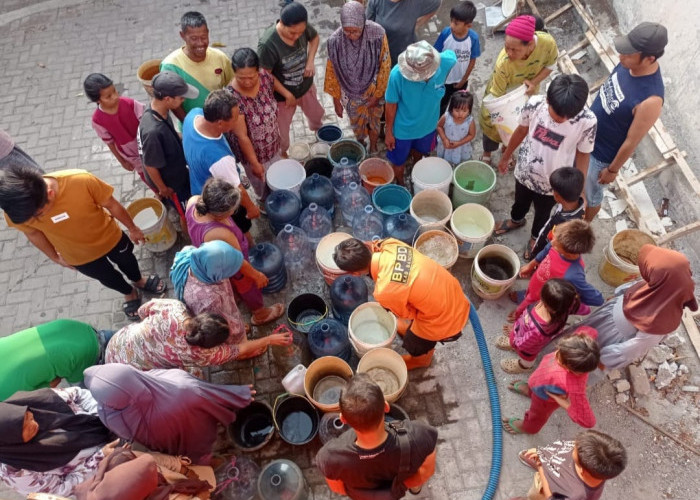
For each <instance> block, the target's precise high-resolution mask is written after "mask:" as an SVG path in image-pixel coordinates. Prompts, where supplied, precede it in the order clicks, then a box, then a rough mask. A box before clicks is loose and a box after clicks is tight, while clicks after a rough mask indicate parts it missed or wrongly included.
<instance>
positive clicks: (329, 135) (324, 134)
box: [316, 125, 343, 144]
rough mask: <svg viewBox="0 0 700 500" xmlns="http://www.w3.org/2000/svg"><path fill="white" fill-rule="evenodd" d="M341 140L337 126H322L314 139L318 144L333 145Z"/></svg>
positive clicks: (341, 135)
mask: <svg viewBox="0 0 700 500" xmlns="http://www.w3.org/2000/svg"><path fill="white" fill-rule="evenodd" d="M342 138H343V131H342V130H341V128H340V127H339V126H337V125H323V126H322V127H321V128H320V129H318V130H317V131H316V139H318V140H319V142H325V143H327V144H333V143H334V142H338V141H339V140H340V139H342Z"/></svg>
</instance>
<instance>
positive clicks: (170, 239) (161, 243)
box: [126, 198, 177, 253]
mask: <svg viewBox="0 0 700 500" xmlns="http://www.w3.org/2000/svg"><path fill="white" fill-rule="evenodd" d="M126 211H127V212H128V213H129V215H130V216H131V218H132V219H134V224H136V226H137V227H138V228H139V229H140V230H141V232H143V236H144V237H145V238H146V248H147V249H148V250H150V251H151V252H154V253H158V252H165V251H166V250H169V249H170V248H172V246H173V245H174V244H175V241H177V231H176V230H175V226H173V223H172V222H170V220H169V219H168V212H167V210H166V209H165V205H163V204H162V203H161V202H160V200H156V199H155V198H141V199H138V200H135V201H132V202H131V203H129V205H128V206H127V207H126Z"/></svg>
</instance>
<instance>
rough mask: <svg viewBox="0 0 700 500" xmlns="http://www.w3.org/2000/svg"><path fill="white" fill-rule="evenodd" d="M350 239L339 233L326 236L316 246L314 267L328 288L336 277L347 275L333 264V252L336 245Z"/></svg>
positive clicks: (347, 235)
mask: <svg viewBox="0 0 700 500" xmlns="http://www.w3.org/2000/svg"><path fill="white" fill-rule="evenodd" d="M350 238H352V236H351V235H349V234H348V233H343V232H340V231H339V232H335V233H330V234H327V235H326V236H324V237H323V238H321V241H319V242H318V246H317V247H316V266H317V267H318V270H319V271H321V274H322V275H323V279H324V280H325V281H326V283H327V284H328V285H329V286H330V285H332V284H333V282H334V281H335V279H336V278H337V277H339V276H345V275H346V274H348V272H347V271H343V270H342V269H340V268H339V267H338V266H337V265H336V264H335V261H334V260H333V252H335V247H336V246H337V245H338V243H340V242H341V241H345V240H348V239H350Z"/></svg>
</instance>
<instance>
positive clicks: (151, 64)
mask: <svg viewBox="0 0 700 500" xmlns="http://www.w3.org/2000/svg"><path fill="white" fill-rule="evenodd" d="M160 63H161V59H149V60H148V61H144V62H143V63H141V66H139V69H137V70H136V77H137V78H138V79H139V81H140V82H141V85H143V88H144V90H145V91H146V93H147V94H148V95H150V96H151V97H153V85H151V81H152V80H153V77H154V76H156V75H157V74H158V73H160Z"/></svg>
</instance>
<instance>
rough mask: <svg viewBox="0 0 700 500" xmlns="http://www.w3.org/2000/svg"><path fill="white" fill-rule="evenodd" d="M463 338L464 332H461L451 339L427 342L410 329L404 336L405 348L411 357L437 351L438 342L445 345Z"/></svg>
mask: <svg viewBox="0 0 700 500" xmlns="http://www.w3.org/2000/svg"><path fill="white" fill-rule="evenodd" d="M461 336H462V332H459V333H458V334H456V335H452V336H451V337H447V338H444V339H442V340H427V339H424V338H423V337H419V336H417V335H416V334H415V333H413V332H412V331H411V329H410V328H409V329H408V330H406V334H405V335H404V336H403V348H404V349H406V351H407V352H408V354H410V355H411V356H422V355H423V354H427V353H428V352H430V351H432V350H433V349H435V346H436V345H437V343H438V342H440V343H441V344H444V343H445V342H454V341H455V340H457V339H458V338H460V337H461Z"/></svg>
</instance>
